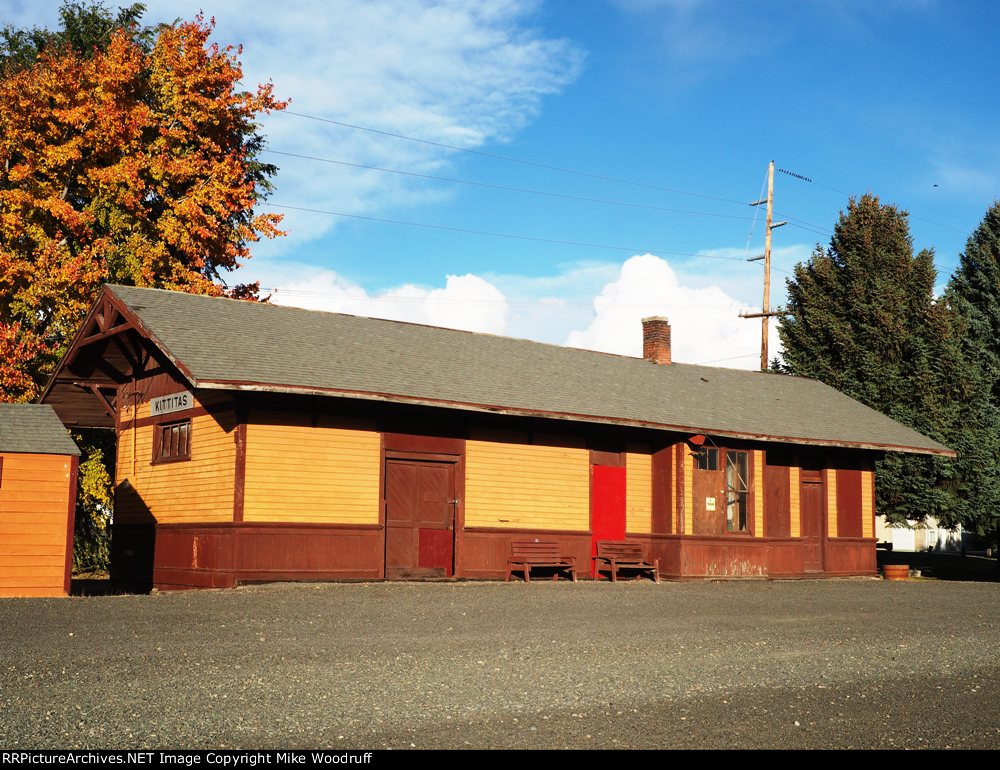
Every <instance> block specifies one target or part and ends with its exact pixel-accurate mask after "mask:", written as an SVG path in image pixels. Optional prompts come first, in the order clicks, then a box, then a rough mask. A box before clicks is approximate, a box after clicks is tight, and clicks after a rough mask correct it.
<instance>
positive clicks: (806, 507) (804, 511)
mask: <svg viewBox="0 0 1000 770" xmlns="http://www.w3.org/2000/svg"><path fill="white" fill-rule="evenodd" d="M800 489H801V491H800V493H799V519H800V521H801V527H802V532H801V535H802V540H803V541H804V545H805V549H806V552H805V557H804V559H803V565H802V566H803V569H805V571H806V572H820V571H821V570H822V569H823V545H822V543H823V489H824V488H823V484H822V483H816V482H802V485H801V487H800Z"/></svg>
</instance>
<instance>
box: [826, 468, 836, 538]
mask: <svg viewBox="0 0 1000 770" xmlns="http://www.w3.org/2000/svg"><path fill="white" fill-rule="evenodd" d="M823 481H825V482H826V536H827V537H836V536H837V471H836V470H834V469H832V468H827V469H826V470H824V471H823Z"/></svg>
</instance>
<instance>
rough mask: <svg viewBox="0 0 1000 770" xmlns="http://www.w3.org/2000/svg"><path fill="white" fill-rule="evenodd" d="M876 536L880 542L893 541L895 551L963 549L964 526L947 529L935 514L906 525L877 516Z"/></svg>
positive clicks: (958, 550) (948, 550)
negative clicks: (892, 522) (941, 524)
mask: <svg viewBox="0 0 1000 770" xmlns="http://www.w3.org/2000/svg"><path fill="white" fill-rule="evenodd" d="M875 537H876V538H877V539H878V542H879V543H891V544H892V550H893V551H938V552H943V553H960V552H961V551H962V526H961V525H958V526H956V527H955V528H954V529H946V528H945V527H941V526H938V521H937V519H935V518H934V517H933V516H928V517H927V520H926V521H922V522H921V521H909V522H907V524H906V525H905V526H902V525H893V524H890V523H889V522H887V521H886V519H885V516H876V517H875Z"/></svg>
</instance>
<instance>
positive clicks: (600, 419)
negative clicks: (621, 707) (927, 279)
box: [191, 377, 956, 457]
mask: <svg viewBox="0 0 1000 770" xmlns="http://www.w3.org/2000/svg"><path fill="white" fill-rule="evenodd" d="M191 382H192V385H193V386H194V387H195V388H203V389H206V390H236V391H249V392H257V393H288V394H293V395H304V396H326V397H330V398H356V399H360V400H364V401H387V402H391V403H399V404H411V405H414V406H433V407H440V408H445V409H459V410H462V411H467V412H481V413H484V414H505V415H511V416H515V417H545V418H548V419H554V420H571V421H574V422H589V423H596V424H602V425H622V426H626V427H632V428H645V429H648V430H658V431H669V432H672V433H694V434H698V433H704V434H707V435H711V436H719V437H724V438H735V439H740V440H744V441H762V442H778V443H782V444H798V445H803V446H826V447H834V448H838V449H861V450H866V451H871V452H902V453H905V454H922V455H936V456H939V457H955V456H956V453H955V452H954V451H953V450H951V449H948V448H947V447H941V448H940V449H938V448H933V447H914V446H904V445H898V444H882V443H874V442H852V441H839V440H835V439H832V440H831V439H814V438H807V437H801V436H779V435H775V434H765V433H750V432H745V431H733V430H725V429H719V428H714V427H712V426H708V425H674V424H667V423H660V422H654V421H648V420H635V419H628V418H621V417H608V416H603V415H591V414H578V413H574V412H552V411H545V410H541V409H529V408H526V407H513V406H500V405H495V404H477V403H471V402H464V401H451V400H447V399H436V398H427V397H420V396H404V395H399V394H396V393H374V392H370V391H356V390H346V389H341V388H321V387H309V386H301V385H280V384H275V383H265V382H245V381H238V380H203V379H196V378H194V377H191Z"/></svg>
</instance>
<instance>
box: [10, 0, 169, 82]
mask: <svg viewBox="0 0 1000 770" xmlns="http://www.w3.org/2000/svg"><path fill="white" fill-rule="evenodd" d="M145 12H146V6H145V5H143V4H142V3H133V4H132V5H129V6H127V7H124V8H119V9H118V12H117V13H114V12H112V11H111V10H110V9H108V8H107V7H106V6H105V5H104V4H103V3H100V2H95V3H91V4H89V5H88V4H86V3H79V2H68V1H66V0H64V2H63V4H62V6H60V8H59V29H57V30H50V29H45V28H44V27H31V28H30V29H18V28H16V27H14V26H12V25H10V24H8V25H5V26H4V27H3V28H2V29H0V73H2V75H3V76H4V77H9V76H10V75H12V74H13V73H15V72H18V71H20V70H24V69H28V68H30V67H32V66H33V65H34V64H35V63H36V62H37V61H38V58H39V57H40V56H41V55H42V53H43V52H44V51H46V50H63V49H66V48H68V49H70V50H72V51H73V52H75V53H76V54H78V55H80V56H85V57H86V56H91V55H92V54H93V53H94V51H104V50H107V47H108V44H109V43H110V42H111V37H112V35H113V34H114V33H115V32H117V31H120V30H129V31H130V34H131V36H132V39H133V40H134V41H135V42H136V43H138V44H140V45H142V46H143V47H144V48H146V49H147V50H148V49H149V48H150V47H151V45H152V41H153V37H154V30H153V29H152V28H150V27H143V26H140V24H139V20H140V19H141V18H142V15H143V13H145Z"/></svg>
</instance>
